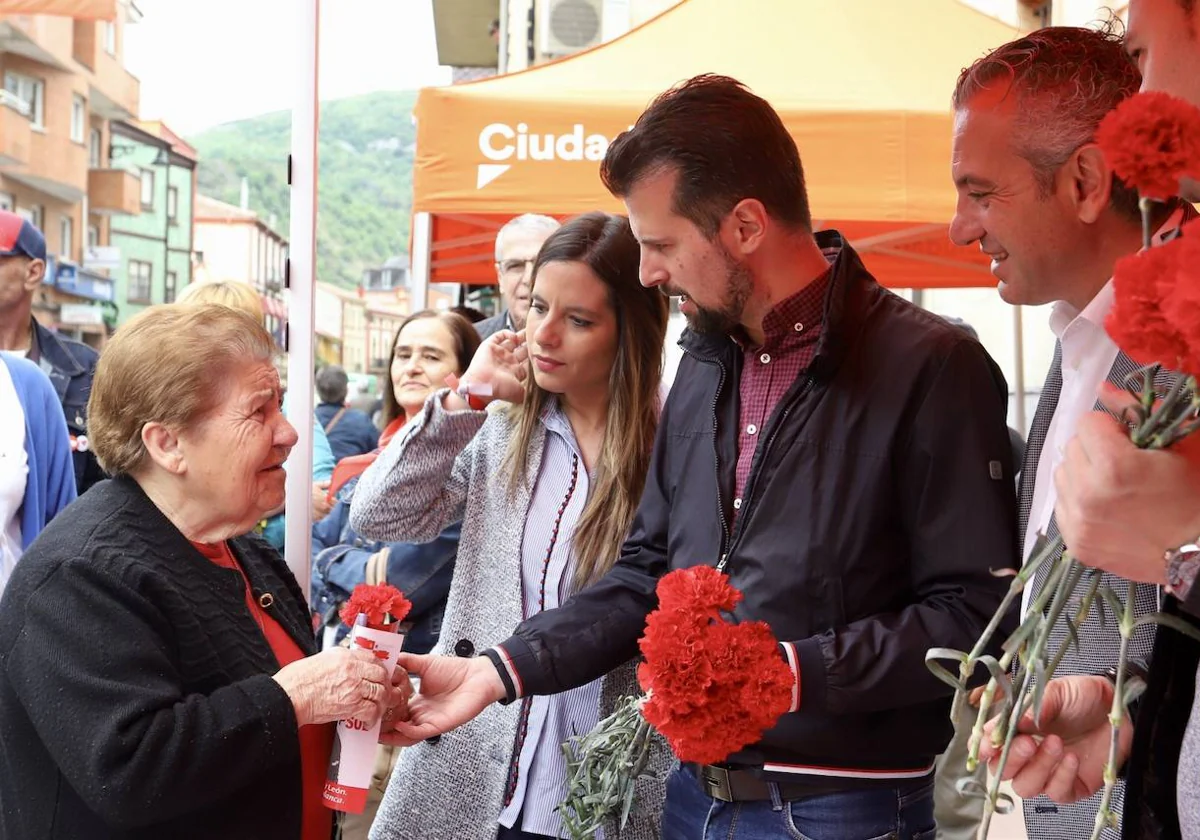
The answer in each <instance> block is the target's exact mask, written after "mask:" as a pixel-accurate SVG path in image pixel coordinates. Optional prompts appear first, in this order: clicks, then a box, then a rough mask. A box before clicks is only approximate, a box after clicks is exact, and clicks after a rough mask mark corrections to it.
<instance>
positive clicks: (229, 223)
mask: <svg viewBox="0 0 1200 840" xmlns="http://www.w3.org/2000/svg"><path fill="white" fill-rule="evenodd" d="M195 214H196V216H195V229H196V233H195V239H194V242H195V259H196V264H197V265H196V272H195V277H194V280H195V281H204V280H239V281H241V282H243V283H248V284H250V285H251V286H253V287H254V289H255V290H256V291H257V292H258V293H259V295H260V296H261V297H262V302H263V310H264V311H265V313H266V316H267V329H269V330H270V331H271V333H272V334H273V335H274V336H275V340H276V341H278V342H279V343H280V344H281V345H282V344H284V341H285V338H286V336H285V325H286V323H287V311H286V309H285V304H284V302H283V280H284V271H285V270H286V266H287V257H288V241H287V239H286V238H285V237H284V236H283V235H282V234H280V233H278V232H277V231H276V230H275V229H274V228H273V226H272V225H270V224H268V223H267V222H264V221H263V220H262V219H260V218H259V216H258V214H257V213H255V212H254V211H252V210H250V209H249V208H248V207H237V206H235V205H233V204H226V203H225V202H224V201H218V200H217V199H215V198H210V197H208V196H206V195H197V196H196V210H195Z"/></svg>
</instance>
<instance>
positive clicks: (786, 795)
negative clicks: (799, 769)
mask: <svg viewBox="0 0 1200 840" xmlns="http://www.w3.org/2000/svg"><path fill="white" fill-rule="evenodd" d="M687 766H688V769H689V770H691V772H692V774H693V775H694V776H695V777H696V778H697V779H698V780H699V782H700V787H702V788H703V789H704V792H705V793H707V794H708V795H709V796H711V797H712V798H713V799H720V800H721V801H722V802H763V801H770V800H771V799H772V798H773V797H772V795H771V786H772V785H774V786H775V789H776V790H777V791H778V794H777V795H778V796H779V798H780V799H781V800H784V801H787V800H790V799H803V798H805V797H808V796H819V795H821V794H822V793H833V792H836V791H839V790H845V789H846V788H847V787H849V786H848V785H845V784H832V785H829V784H820V783H817V784H813V783H812V781H803V782H801V781H794V782H793V781H784V782H769V781H767V780H766V779H763V778H761V777H759V776H757V775H755V774H754V773H752V772H750V771H749V770H731V769H729V768H727V767H717V766H716V765H714V764H689V765H687Z"/></svg>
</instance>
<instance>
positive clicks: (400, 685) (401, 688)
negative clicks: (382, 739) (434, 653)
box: [379, 665, 413, 736]
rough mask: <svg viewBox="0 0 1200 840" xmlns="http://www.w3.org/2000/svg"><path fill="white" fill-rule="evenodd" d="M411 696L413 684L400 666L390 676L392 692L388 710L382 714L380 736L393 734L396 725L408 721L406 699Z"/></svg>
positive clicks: (406, 672) (389, 697)
mask: <svg viewBox="0 0 1200 840" xmlns="http://www.w3.org/2000/svg"><path fill="white" fill-rule="evenodd" d="M412 695H413V684H412V681H411V680H410V679H409V677H408V671H406V670H404V668H403V667H401V666H400V665H397V666H396V670H395V672H393V674H392V690H391V692H390V693H389V695H388V708H387V711H385V712H384V713H383V726H382V727H381V728H380V730H379V734H380V736H383V735H385V734H387V733H390V732H394V731H395V729H396V724H397V723H402V722H404V721H407V720H408V699H409V698H410V697H412Z"/></svg>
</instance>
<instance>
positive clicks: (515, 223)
mask: <svg viewBox="0 0 1200 840" xmlns="http://www.w3.org/2000/svg"><path fill="white" fill-rule="evenodd" d="M559 227H561V225H560V224H559V221H558V220H557V219H552V218H550V217H549V216H539V215H537V214H536V213H525V214H523V215H520V216H517V217H516V218H515V219H509V220H508V222H506V223H505V225H504V227H502V228H500V231H499V232H498V233H497V234H496V262H500V258H501V255H502V254H503V253H504V240H505V239H506V238H507V237H508V236H510V235H511V234H514V233H544V234H546V235H547V236H549V235H550V234H552V233H554V231H556V230H558V229H559Z"/></svg>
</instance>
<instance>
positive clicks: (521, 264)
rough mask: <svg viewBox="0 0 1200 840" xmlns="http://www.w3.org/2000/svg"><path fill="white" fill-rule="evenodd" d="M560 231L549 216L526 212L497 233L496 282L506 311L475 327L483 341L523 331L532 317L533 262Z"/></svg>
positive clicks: (556, 222) (511, 220)
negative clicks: (499, 334)
mask: <svg viewBox="0 0 1200 840" xmlns="http://www.w3.org/2000/svg"><path fill="white" fill-rule="evenodd" d="M557 229H558V221H557V220H555V219H552V218H550V217H549V216H536V215H534V214H532V213H526V214H524V215H522V216H517V217H516V218H514V219H510V220H509V221H508V223H507V224H505V225H504V227H502V228H500V232H499V233H497V234H496V282H497V283H498V284H499V286H500V300H501V302H502V305H503V307H504V308H503V309H502V310H501V311H500V312H499V313H497V314H496V315H493V316H492V317H491V318H487V319H485V320H483V321H480V322H479V323H477V324H476V325H475V329H476V331H478V333H479V337H480V338H487V337H488V336H490V335H492V334H493V333H496V332H498V331H500V330H512V331H514V332H521V331H522V330H523V329H525V318H526V317H527V316H528V315H529V283H530V278H531V276H532V272H533V261H534V258H535V257H537V253H538V249H539V248H541V247H542V243H543V242H545V241H546V237H547V236H549V235H550V234H552V233H553V232H554V231H555V230H557Z"/></svg>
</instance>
